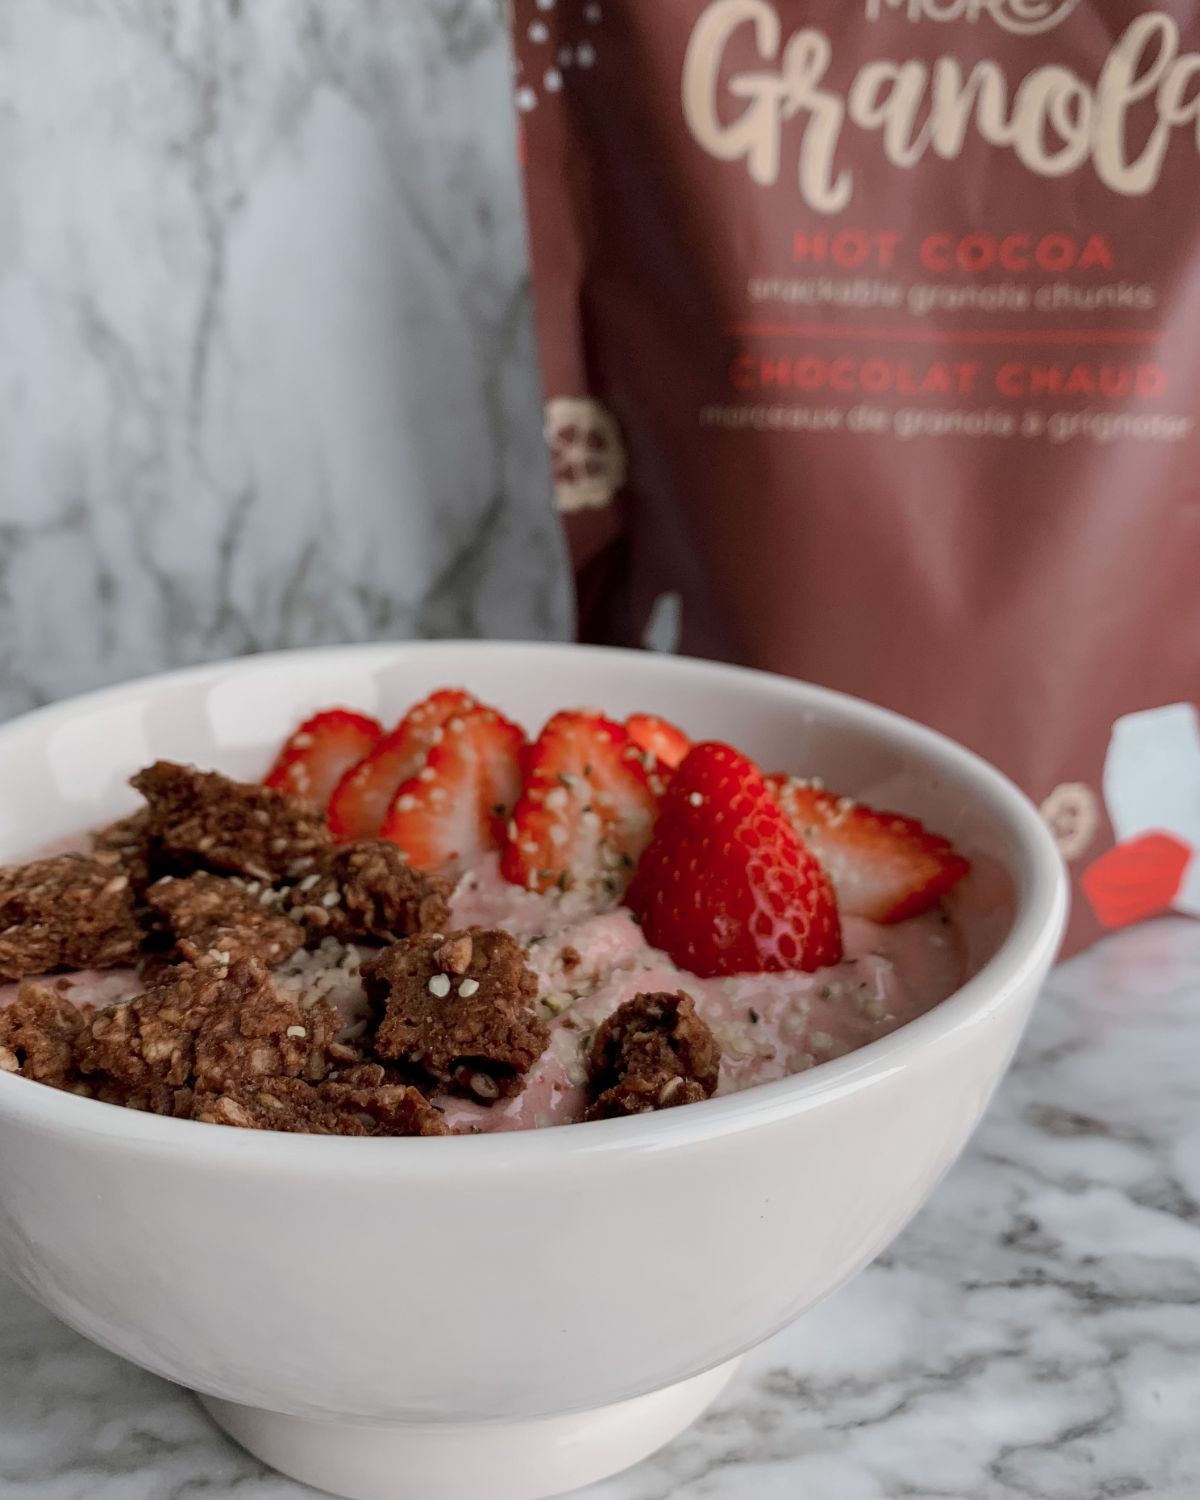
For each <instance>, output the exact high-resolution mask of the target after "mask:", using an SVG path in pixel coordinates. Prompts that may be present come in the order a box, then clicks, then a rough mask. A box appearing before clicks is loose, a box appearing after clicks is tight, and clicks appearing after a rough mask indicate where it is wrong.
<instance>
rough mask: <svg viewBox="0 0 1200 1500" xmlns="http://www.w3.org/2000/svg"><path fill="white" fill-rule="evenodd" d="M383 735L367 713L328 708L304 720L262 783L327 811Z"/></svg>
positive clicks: (381, 728)
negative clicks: (344, 779)
mask: <svg viewBox="0 0 1200 1500" xmlns="http://www.w3.org/2000/svg"><path fill="white" fill-rule="evenodd" d="M382 737H383V725H382V724H380V723H379V722H378V721H377V720H375V719H371V718H368V717H367V715H366V714H356V713H354V712H353V711H352V710H351V709H348V708H327V709H325V710H324V711H323V712H321V713H319V714H314V715H313V716H312V718H311V719H305V721H304V723H303V724H301V726H300V728H299V729H297V730H296V732H295V734H293V735H292V736H291V738H290V739H289V740H288V741H287V743H286V744H285V745H284V747H283V749H282V750H281V751H280V752H279V754H278V756H277V757H276V759H275V764H274V765H273V766H272V767H271V769H270V770H269V771H268V772H267V774H266V777H265V778H264V781H263V785H264V786H272V787H275V788H277V789H278V790H279V791H282V792H291V793H292V794H293V795H294V796H296V797H303V799H304V800H305V802H308V803H310V804H311V805H312V806H313V807H317V808H320V809H321V810H322V811H324V809H325V807H326V805H327V803H328V802H329V798H330V797H331V795H332V794H333V789H334V787H336V786H337V784H338V782H339V781H340V780H341V779H342V777H343V776H344V775H345V774H346V772H347V771H348V770H349V769H350V767H351V766H353V765H357V763H358V762H359V761H360V760H361V759H362V758H363V756H364V755H368V754H369V753H370V752H371V750H372V749H373V748H374V747H375V746H376V745H377V744H378V743H379V741H380V739H381V738H382Z"/></svg>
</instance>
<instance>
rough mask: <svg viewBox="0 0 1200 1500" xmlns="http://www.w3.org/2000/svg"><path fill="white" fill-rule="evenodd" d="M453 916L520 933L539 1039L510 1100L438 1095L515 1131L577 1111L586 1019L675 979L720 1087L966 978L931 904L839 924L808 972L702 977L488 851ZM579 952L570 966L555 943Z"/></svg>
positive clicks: (622, 918) (776, 1074)
mask: <svg viewBox="0 0 1200 1500" xmlns="http://www.w3.org/2000/svg"><path fill="white" fill-rule="evenodd" d="M451 909H452V915H453V922H454V926H455V927H468V926H481V927H504V928H506V929H507V930H508V931H509V932H512V933H513V934H515V935H516V936H517V937H520V938H522V939H524V940H526V941H527V942H530V944H531V946H530V948H529V958H528V962H529V965H530V967H531V968H532V969H533V970H534V972H535V973H536V974H537V976H538V981H539V995H540V1006H541V1008H542V1010H543V1012H544V1013H546V1014H547V1016H548V1018H549V1017H552V1019H551V1033H550V1045H549V1046H548V1047H547V1049H546V1051H545V1052H544V1053H543V1054H542V1057H541V1058H540V1060H539V1061H538V1062H537V1063H536V1064H535V1065H534V1067H533V1069H532V1070H531V1071H530V1073H529V1074H528V1076H527V1079H526V1084H525V1088H524V1090H523V1091H522V1092H521V1093H520V1094H519V1095H517V1096H516V1098H513V1099H509V1100H506V1101H505V1102H503V1103H501V1104H496V1105H492V1106H491V1107H486V1106H482V1105H477V1104H473V1103H471V1102H469V1101H467V1100H461V1099H443V1100H440V1101H439V1103H441V1104H443V1105H444V1107H445V1109H446V1119H447V1122H448V1123H449V1124H450V1125H451V1126H452V1127H455V1128H459V1129H474V1130H480V1131H490V1130H525V1129H529V1128H530V1127H531V1126H541V1125H561V1124H565V1123H567V1122H568V1121H570V1120H575V1119H578V1118H579V1116H580V1114H581V1112H582V1110H583V1105H584V1092H583V1084H584V1080H585V1068H584V1061H585V1058H586V1054H587V1045H588V1043H589V1042H590V1040H591V1035H592V1033H593V1032H594V1031H595V1029H596V1027H597V1026H599V1024H600V1023H601V1022H602V1021H603V1020H604V1019H605V1018H606V1017H607V1016H610V1015H611V1014H612V1013H613V1011H614V1010H616V1009H617V1007H618V1006H619V1005H621V1004H623V1003H624V1002H625V1001H626V1000H631V999H633V997H634V996H635V995H637V994H640V993H642V992H643V991H655V990H664V991H667V992H674V991H675V990H680V989H683V990H686V991H687V993H688V994H689V995H691V996H692V998H693V1000H694V1001H695V1002H696V1010H697V1013H698V1014H699V1015H700V1016H702V1017H703V1018H704V1020H705V1021H707V1022H708V1024H709V1026H710V1027H711V1028H712V1031H713V1034H714V1036H715V1037H716V1039H717V1043H718V1045H719V1046H720V1048H721V1052H722V1055H723V1056H722V1062H721V1075H720V1081H719V1084H718V1087H717V1092H718V1094H732V1093H735V1092H737V1091H738V1090H739V1089H745V1088H751V1087H753V1086H754V1085H755V1084H758V1083H769V1082H771V1081H772V1080H774V1079H777V1078H786V1077H787V1076H788V1075H789V1074H792V1073H800V1072H803V1071H804V1070H805V1069H807V1068H811V1067H813V1066H815V1065H816V1064H817V1063H820V1062H825V1061H827V1060H828V1059H830V1058H834V1057H841V1056H843V1055H844V1054H845V1053H847V1052H852V1051H853V1050H854V1049H855V1048H856V1047H862V1046H864V1045H865V1044H866V1043H867V1042H872V1041H874V1040H875V1039H876V1038H877V1037H881V1036H886V1035H887V1034H888V1032H890V1031H895V1030H896V1028H897V1027H899V1026H903V1025H904V1024H905V1022H907V1021H911V1020H913V1019H914V1018H915V1017H916V1016H919V1015H922V1014H923V1013H924V1012H925V1011H927V1010H930V1009H932V1007H933V1006H935V1005H937V1004H938V1003H939V1002H940V1001H942V1000H944V999H945V998H946V997H947V996H948V995H950V994H952V993H953V991H954V990H956V989H957V988H958V987H959V985H961V983H962V982H963V978H964V973H965V956H964V952H963V945H962V942H961V940H960V936H959V932H958V929H957V928H956V927H955V926H953V925H951V924H950V923H949V922H948V921H947V919H946V918H945V917H943V916H942V914H941V913H939V912H931V913H929V914H928V915H927V916H924V917H917V918H914V919H913V920H911V921H908V922H902V923H899V924H897V925H896V926H893V927H881V926H879V925H877V924H876V923H874V922H866V921H862V920H860V919H856V918H847V919H845V920H844V921H843V938H844V942H845V949H846V958H845V960H844V961H843V962H842V963H840V964H837V965H835V966H833V967H831V968H826V969H818V970H816V971H815V972H813V973H811V974H798V973H786V974H740V975H737V976H735V977H734V978H730V979H699V978H697V977H696V976H695V975H694V974H689V973H687V972H686V971H685V970H683V969H680V968H677V967H676V965H675V964H673V963H672V962H671V960H670V959H669V958H668V957H667V955H666V954H665V953H662V952H660V951H659V950H658V949H656V948H652V947H651V946H650V945H649V943H647V942H646V939H645V937H644V936H643V935H642V930H641V928H640V927H639V926H638V925H637V923H636V922H635V921H634V920H633V918H632V917H631V916H630V915H629V913H628V912H627V911H625V910H624V909H623V908H618V909H616V910H608V911H600V912H597V911H596V910H595V907H594V905H592V904H589V903H588V901H587V900H586V898H584V897H582V896H579V895H576V894H575V893H571V892H569V893H567V894H566V895H559V894H557V893H554V894H551V895H546V896H540V895H535V894H533V893H531V892H529V891H524V890H522V889H521V888H520V887H518V886H513V885H509V884H508V883H507V882H506V881H505V880H503V879H502V878H501V876H500V873H499V868H498V863H497V860H496V857H495V856H494V855H490V856H488V857H486V858H485V859H484V860H483V861H482V862H481V863H480V865H479V867H478V868H477V869H475V870H474V871H473V872H471V873H470V874H469V875H466V876H464V878H463V880H462V881H461V882H460V884H459V887H458V889H457V891H456V892H455V894H454V898H453V901H452V904H451ZM567 948H573V949H574V950H575V951H576V952H577V953H578V954H579V955H580V958H581V961H580V963H579V964H577V965H576V966H575V967H573V968H569V969H568V968H565V967H564V965H563V962H562V953H563V950H564V949H567Z"/></svg>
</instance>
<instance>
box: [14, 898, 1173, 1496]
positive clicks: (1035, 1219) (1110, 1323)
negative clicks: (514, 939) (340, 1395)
mask: <svg viewBox="0 0 1200 1500" xmlns="http://www.w3.org/2000/svg"><path fill="white" fill-rule="evenodd" d="M1198 1056H1200V924H1196V923H1190V922H1186V921H1183V920H1172V921H1165V922H1159V923H1156V924H1153V925H1150V926H1147V927H1144V928H1140V929H1137V930H1134V931H1131V932H1128V933H1126V934H1123V935H1121V936H1119V937H1116V938H1112V939H1109V940H1108V941H1107V942H1106V943H1104V944H1102V945H1101V946H1100V947H1099V948H1097V949H1095V950H1093V951H1092V952H1090V953H1088V954H1084V955H1083V956H1081V957H1080V958H1078V959H1075V960H1074V961H1073V962H1072V963H1070V964H1068V965H1065V966H1064V967H1062V968H1061V969H1059V970H1058V971H1057V972H1056V974H1055V975H1054V976H1053V979H1052V981H1051V983H1050V986H1049V988H1048V990H1047V992H1046V994H1045V996H1044V997H1043V999H1042V1001H1041V1002H1040V1005H1039V1008H1038V1011H1037V1014H1036V1017H1035V1020H1034V1022H1033V1025H1032V1027H1031V1030H1030V1032H1029V1035H1028V1036H1027V1038H1026V1040H1025V1042H1024V1044H1023V1046H1022V1048H1021V1051H1020V1053H1019V1054H1018V1057H1017V1060H1016V1063H1015V1065H1014V1068H1013V1070H1012V1072H1011V1073H1010V1074H1009V1076H1008V1077H1007V1078H1006V1080H1005V1081H1004V1083H1003V1084H1002V1085H1001V1087H1000V1090H999V1092H998V1094H997V1097H996V1099H995V1100H994V1101H993V1104H992V1107H991V1109H990V1110H989V1112H988V1114H987V1117H986V1119H985V1121H984V1123H983V1125H982V1126H981V1128H980V1130H979V1132H978V1134H977V1135H976V1137H975V1139H974V1141H973V1142H972V1144H971V1146H970V1147H969V1148H968V1150H967V1153H966V1155H965V1156H964V1158H963V1159H962V1161H961V1162H960V1163H959V1164H958V1165H957V1166H956V1167H955V1168H954V1169H953V1171H952V1172H951V1173H950V1175H949V1177H948V1178H947V1180H946V1181H945V1183H944V1184H943V1185H942V1186H941V1188H940V1189H939V1190H938V1192H937V1193H936V1194H935V1196H934V1198H933V1200H932V1201H931V1202H930V1204H929V1205H928V1206H927V1208H926V1209H925V1210H924V1211H923V1212H922V1213H921V1214H920V1215H919V1216H918V1217H917V1219H916V1220H915V1221H914V1222H913V1224H912V1225H911V1226H910V1227H909V1228H908V1230H906V1231H905V1233H904V1234H903V1235H902V1236H901V1237H900V1239H899V1240H898V1241H897V1242H896V1244H895V1245H894V1246H893V1247H892V1248H891V1250H890V1251H889V1252H888V1253H887V1254H886V1255H885V1256H884V1257H883V1258H882V1259H881V1260H880V1261H878V1262H877V1263H876V1264H875V1265H873V1266H872V1267H871V1268H870V1269H869V1270H868V1271H866V1272H865V1273H864V1274H863V1275H862V1276H860V1277H859V1278H858V1279H857V1280H856V1281H854V1282H853V1283H851V1285H849V1286H848V1287H846V1288H844V1289H843V1290H842V1291H841V1292H839V1293H838V1294H837V1295H836V1296H834V1297H832V1298H831V1299H830V1300H829V1301H828V1302H827V1303H825V1304H824V1305H823V1306H821V1307H819V1308H817V1309H816V1310H815V1311H814V1312H812V1313H810V1314H809V1315H808V1316H807V1317H805V1318H803V1319H802V1320H801V1321H800V1322H799V1323H797V1324H796V1325H794V1327H793V1328H791V1329H790V1330H788V1331H787V1332H785V1333H783V1334H781V1335H780V1336H779V1337H777V1338H775V1339H773V1340H771V1341H770V1342H769V1343H768V1344H766V1345H765V1346H763V1347H762V1348H761V1349H759V1350H758V1351H756V1352H755V1353H754V1354H752V1355H751V1356H750V1358H749V1360H748V1361H747V1365H746V1368H745V1370H744V1372H743V1373H742V1375H741V1376H740V1377H739V1378H738V1380H737V1381H736V1382H735V1384H734V1385H733V1386H732V1387H731V1388H730V1390H729V1392H728V1393H727V1394H726V1396H725V1397H724V1398H723V1399H722V1401H721V1402H720V1403H719V1404H718V1405H717V1407H716V1408H715V1409H714V1410H713V1411H712V1412H710V1413H709V1414H708V1415H707V1416H706V1417H705V1418H703V1419H702V1420H701V1421H700V1423H699V1424H698V1425H697V1426H696V1427H695V1428H693V1429H692V1430H691V1431H690V1432H688V1433H686V1434H685V1435H684V1436H683V1437H681V1438H680V1439H679V1440H678V1441H676V1442H675V1443H673V1444H672V1445H671V1446H670V1447H668V1448H667V1449H665V1450H664V1451H663V1452H661V1453H660V1454H658V1455H656V1456H655V1457H653V1458H651V1459H649V1460H647V1461H646V1462H645V1463H643V1464H640V1465H639V1466H638V1467H637V1468H635V1469H633V1470H631V1471H629V1472H628V1473H626V1474H624V1475H621V1476H619V1477H617V1478H615V1479H612V1480H608V1481H606V1482H604V1483H602V1484H599V1485H596V1486H594V1487H593V1488H592V1489H591V1490H590V1491H587V1492H586V1494H587V1495H588V1497H589V1500H699V1497H704V1500H1122V1497H1128V1496H1144V1497H1147V1500H1195V1496H1196V1495H1197V1494H1200V1430H1198V1428H1197V1423H1196V1412H1197V1411H1198V1410H1200V1072H1198V1071H1197V1068H1196V1059H1197V1057H1198ZM747 1274H752V1271H749V1270H748V1272H747ZM312 1493H313V1492H312V1491H309V1490H306V1489H305V1488H304V1487H302V1486H300V1485H297V1484H294V1483H291V1482H290V1481H287V1480H284V1479H281V1478H279V1477H278V1476H275V1475H272V1474H268V1473H266V1472H265V1471H263V1470H262V1469H261V1467H260V1466H259V1465H258V1464H256V1463H255V1462H254V1461H253V1460H252V1459H250V1458H248V1457H247V1456H246V1455H244V1454H242V1453H240V1452H239V1451H238V1450H237V1449H235V1448H234V1447H233V1446H232V1445H231V1444H229V1443H228V1442H227V1441H226V1440H225V1439H224V1438H223V1437H221V1436H220V1435H219V1434H218V1433H217V1431H216V1430H215V1429H214V1428H213V1427H211V1426H210V1425H209V1423H208V1422H207V1420H206V1419H205V1418H204V1416H203V1415H202V1414H201V1412H200V1410H199V1408H198V1407H197V1406H196V1405H195V1404H194V1403H193V1402H192V1400H191V1399H190V1398H189V1397H188V1396H187V1395H186V1394H185V1393H184V1392H182V1391H179V1390H177V1389H175V1388H173V1387H171V1386H168V1385H165V1384H164V1383H163V1382H161V1381H158V1380H156V1379H154V1378H153V1377H151V1376H149V1375H145V1374H143V1373H141V1372H140V1371H138V1370H135V1369H132V1368H131V1367H130V1366H128V1365H125V1364H123V1363H122V1362H121V1361H119V1360H117V1359H115V1358H113V1357H112V1356H110V1355H108V1354H105V1353H103V1352H102V1351H100V1350H99V1349H96V1348H94V1347H93V1346H91V1345H90V1344H88V1343H86V1342H84V1341H83V1340H82V1339H80V1338H79V1337H77V1336H76V1335H75V1334H73V1333H71V1332H70V1331H69V1330H67V1329H65V1328H64V1327H62V1325H61V1324H59V1323H57V1322H55V1320H54V1319H53V1318H51V1317H50V1316H49V1315H48V1314H46V1313H44V1312H42V1311H41V1310H40V1309H39V1308H37V1307H35V1306H34V1305H33V1304H32V1303H30V1302H29V1301H28V1300H27V1299H26V1298H25V1297H23V1296H22V1295H21V1294H19V1293H17V1292H16V1291H15V1290H13V1289H12V1288H11V1287H9V1286H8V1285H7V1284H5V1283H0V1494H3V1495H4V1497H5V1500H10V1497H11V1500H18V1497H19V1500H85V1497H86V1500H197V1497H199V1496H202V1495H221V1496H225V1495H237V1496H239V1497H240V1500H302V1497H303V1496H306V1495H310V1494H312Z"/></svg>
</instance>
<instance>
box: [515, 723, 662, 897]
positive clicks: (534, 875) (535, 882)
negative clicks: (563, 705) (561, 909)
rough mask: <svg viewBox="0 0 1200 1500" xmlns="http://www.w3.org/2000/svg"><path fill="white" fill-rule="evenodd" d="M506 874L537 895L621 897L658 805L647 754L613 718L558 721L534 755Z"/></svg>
mask: <svg viewBox="0 0 1200 1500" xmlns="http://www.w3.org/2000/svg"><path fill="white" fill-rule="evenodd" d="M524 773H525V784H524V786H523V787H522V789H521V795H520V798H519V799H518V801H517V805H516V808H515V809H514V811H513V815H512V821H511V823H510V824H509V828H508V839H507V841H506V842H505V844H504V849H503V852H502V854H501V856H500V873H501V874H502V875H503V876H504V878H505V880H509V881H511V882H512V883H513V884H514V885H523V886H524V887H525V888H526V889H527V890H531V891H548V890H550V889H551V888H552V887H554V886H558V887H559V889H560V890H565V889H566V888H567V887H568V886H570V885H575V884H578V883H581V882H590V881H599V882H601V883H603V884H605V885H606V886H607V887H608V888H609V889H610V890H611V891H613V892H616V891H617V890H618V889H620V887H621V886H622V885H623V884H624V882H625V879H626V877H627V876H628V874H629V873H630V872H631V871H632V870H633V867H634V865H635V864H636V863H637V858H638V855H639V854H640V853H641V852H642V850H643V849H644V848H645V847H646V840H647V839H648V838H649V837H650V829H651V827H652V825H653V823H654V816H655V812H656V809H657V806H658V796H657V790H656V787H655V785H654V778H653V776H652V774H651V773H650V772H649V771H648V770H647V768H646V757H645V753H644V752H643V751H642V750H641V749H640V748H639V746H637V745H636V744H635V743H634V742H633V740H632V739H631V738H630V736H629V733H628V731H627V730H626V729H625V728H624V727H623V726H622V725H620V724H617V723H615V722H614V721H613V720H612V719H606V718H604V717H603V716H602V715H600V714H597V713H591V712H588V711H583V710H580V711H577V712H566V713H559V714H555V715H554V717H553V718H552V719H551V720H550V721H549V723H548V724H547V725H546V727H545V728H544V729H543V730H542V732H541V734H540V735H539V736H538V738H537V740H536V742H535V743H534V744H533V745H531V746H530V748H529V749H528V750H527V751H526V753H525V757H524Z"/></svg>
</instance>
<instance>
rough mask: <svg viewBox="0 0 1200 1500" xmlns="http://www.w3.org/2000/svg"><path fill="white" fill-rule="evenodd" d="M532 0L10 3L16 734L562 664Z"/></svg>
mask: <svg viewBox="0 0 1200 1500" xmlns="http://www.w3.org/2000/svg"><path fill="white" fill-rule="evenodd" d="M510 95H511V77H510V64H509V61H508V56H507V52H506V47H505V40H504V26H503V18H502V7H501V4H500V0H0V717H2V716H4V715H7V714H11V713H15V712H18V711H20V710H22V709H25V708H28V707H30V706H31V705H33V704H35V703H38V702H41V701H44V700H46V699H51V698H55V697H60V696H62V695H64V694H67V693H71V692H75V691H78V690H80V689H83V688H87V687H92V686H98V685H100V684H102V683H105V682H110V681H115V680H119V679H122V678H125V677H129V676H133V675H135V674H140V673H143V672H148V671H153V670H157V669H159V668H163V667H168V666H172V665H177V664H182V663H187V662H191V661H197V660H202V659H207V658H215V657H222V656H229V655H233V654H235V653H239V652H243V651H251V650H258V649H265V648H268V647H273V646H282V645H306V644H313V643H317V642H325V641H344V640H361V639H372V638H380V639H386V638H395V637H401V636H408V635H515V636H541V635H561V634H564V633H565V632H566V631H567V629H568V623H569V622H568V602H567V592H566V576H565V567H564V564H563V559H562V556H561V552H560V542H559V537H558V530H557V526H556V523H555V519H554V517H553V515H552V513H551V505H550V498H549V497H550V487H549V479H548V476H547V472H546V461H545V456H544V448H543V443H542V439H541V399H540V393H539V389H538V380H537V372H536V363H535V358H534V352H533V341H532V328H531V321H530V308H529V291H528V285H527V274H526V269H525V252H524V239H523V223H522V216H521V209H520V196H519V189H518V183H517V170H516V164H515V155H514V149H513V128H512V108H511V99H510Z"/></svg>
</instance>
